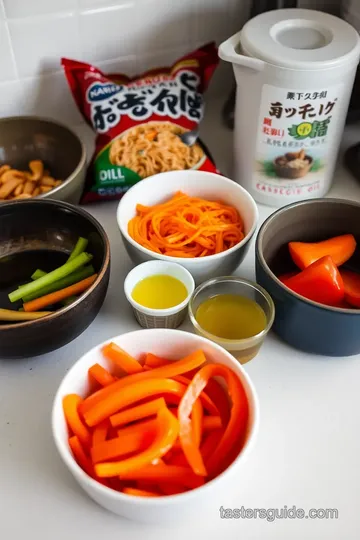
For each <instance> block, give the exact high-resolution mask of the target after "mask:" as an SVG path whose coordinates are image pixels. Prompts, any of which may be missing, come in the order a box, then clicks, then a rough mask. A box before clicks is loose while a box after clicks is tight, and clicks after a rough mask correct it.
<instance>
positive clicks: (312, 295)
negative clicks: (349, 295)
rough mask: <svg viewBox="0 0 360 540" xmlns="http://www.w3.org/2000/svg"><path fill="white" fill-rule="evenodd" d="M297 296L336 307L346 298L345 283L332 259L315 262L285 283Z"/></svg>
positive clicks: (327, 258)
mask: <svg viewBox="0 0 360 540" xmlns="http://www.w3.org/2000/svg"><path fill="white" fill-rule="evenodd" d="M283 283H284V285H286V287H288V288H289V289H291V290H292V291H294V292H296V293H297V294H299V295H301V296H303V297H304V298H307V299H308V300H313V301H314V302H318V303H320V304H325V305H328V306H335V305H337V304H339V302H341V301H342V300H343V298H344V283H343V280H342V277H341V275H340V272H339V270H338V268H337V266H336V265H335V264H334V262H333V260H332V258H331V257H329V256H326V257H322V258H321V259H319V260H317V261H315V262H314V263H313V264H311V265H310V266H308V267H307V268H305V270H303V271H302V272H300V273H299V274H297V275H296V276H293V277H291V278H289V279H285V280H284V281H283Z"/></svg>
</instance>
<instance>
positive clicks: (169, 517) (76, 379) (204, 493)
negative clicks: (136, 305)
mask: <svg viewBox="0 0 360 540" xmlns="http://www.w3.org/2000/svg"><path fill="white" fill-rule="evenodd" d="M108 341H111V340H110V339H109V340H107V342H108ZM112 341H115V342H116V343H117V344H118V345H119V346H120V347H122V348H123V349H125V350H126V351H127V352H129V353H130V354H132V355H133V356H135V357H137V358H139V357H140V356H142V355H143V354H144V353H146V352H152V353H154V354H157V355H159V356H163V357H167V358H173V359H179V358H181V357H183V356H185V355H187V354H189V353H190V352H192V351H194V350H196V349H199V348H200V349H202V350H203V351H204V353H205V354H206V357H207V359H208V362H216V363H220V364H224V365H226V366H228V367H230V368H231V369H232V370H233V371H234V372H235V373H236V374H237V375H238V377H239V379H240V381H241V383H242V384H243V387H244V389H245V391H246V394H247V397H248V403H249V423H248V432H247V437H246V440H245V444H244V446H243V449H242V451H241V453H240V454H239V456H238V457H237V458H236V459H235V460H234V461H233V463H232V464H231V465H230V467H228V468H227V469H226V470H225V471H224V472H223V473H222V474H221V475H219V476H218V477H217V478H215V479H214V480H212V481H211V482H209V483H207V484H205V485H204V486H202V487H200V488H197V489H194V490H193V491H189V492H187V493H182V494H180V495H171V496H167V497H159V498H141V497H134V496H131V495H126V494H123V493H119V492H117V491H114V490H112V489H110V488H107V487H105V486H103V485H101V484H100V483H98V482H96V481H95V480H93V479H92V478H90V477H89V476H88V475H87V474H86V473H85V472H84V471H83V470H82V469H81V468H80V467H79V466H78V465H77V463H76V462H75V460H74V459H73V457H72V454H71V451H70V449H69V446H68V442H67V439H68V432H67V427H66V423H65V420H64V415H63V410H62V399H63V397H64V396H65V395H66V394H69V393H73V392H75V393H77V394H79V395H80V396H85V395H86V393H87V391H88V378H87V369H88V368H89V367H90V366H91V365H92V364H94V363H96V362H98V363H99V364H101V365H103V366H105V367H109V363H108V361H107V360H106V359H105V358H104V357H103V355H102V354H101V348H102V346H103V345H104V343H103V344H100V345H98V346H97V347H94V348H93V349H91V350H90V351H89V352H88V353H87V354H85V355H84V356H83V357H82V358H80V360H78V361H77V362H76V364H74V366H73V367H72V368H71V369H70V371H69V372H68V373H67V374H66V375H65V377H64V379H63V381H62V383H61V385H60V387H59V389H58V391H57V394H56V397H55V400H54V405H53V411H52V432H53V437H54V440H55V444H56V447H57V449H58V451H59V453H60V456H61V458H62V460H63V461H64V463H65V465H66V466H67V468H68V469H69V471H70V472H71V474H72V475H73V476H74V478H75V480H76V481H77V482H78V483H79V484H80V486H81V487H82V488H83V490H84V491H85V492H86V493H87V494H88V495H89V496H90V497H91V498H92V499H93V500H94V501H96V502H97V503H98V504H99V505H101V506H103V507H104V508H106V509H107V510H110V511H112V512H114V513H115V514H118V515H121V516H124V517H126V518H128V519H133V520H135V521H142V522H146V523H162V522H168V521H173V520H175V519H178V520H182V519H183V518H186V517H188V518H189V517H191V516H193V517H194V515H193V514H196V516H197V517H196V519H201V517H200V515H201V514H202V513H203V517H205V516H206V510H207V506H208V505H211V504H214V499H215V498H216V500H218V502H219V505H221V497H222V498H223V499H224V497H225V495H227V494H228V493H229V492H230V491H234V490H235V489H236V486H237V485H238V484H239V482H241V468H242V466H243V464H244V461H245V459H246V457H247V456H248V455H249V452H250V450H251V448H252V447H253V444H254V441H255V438H256V434H257V430H258V423H259V405H258V399H257V394H256V391H255V389H254V387H253V385H252V383H251V381H250V379H249V377H248V375H247V374H246V372H245V371H244V369H243V368H242V366H241V365H240V364H239V363H238V362H236V360H234V358H233V357H232V356H231V354H230V353H228V352H226V351H225V350H224V349H222V348H221V347H219V346H218V345H216V344H215V343H213V342H211V341H209V340H207V339H205V338H203V337H200V336H197V335H195V334H190V333H187V332H183V331H181V330H170V329H151V330H138V331H135V332H130V333H128V334H123V335H121V336H118V337H115V338H113V339H112Z"/></svg>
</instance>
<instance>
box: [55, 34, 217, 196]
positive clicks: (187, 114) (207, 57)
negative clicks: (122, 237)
mask: <svg viewBox="0 0 360 540" xmlns="http://www.w3.org/2000/svg"><path fill="white" fill-rule="evenodd" d="M61 62H62V66H63V68H64V71H65V75H66V77H67V80H68V83H69V86H70V89H71V92H72V94H73V97H74V99H75V101H76V103H77V106H78V107H79V109H80V111H81V113H82V115H83V116H84V118H85V120H86V122H87V123H88V124H90V125H91V126H92V128H93V129H94V130H95V132H96V134H97V137H96V148H95V152H94V155H93V156H92V159H91V163H90V166H89V168H88V172H87V178H86V183H85V189H84V193H83V195H82V198H81V201H80V204H86V203H90V202H95V201H104V200H114V199H120V198H121V196H122V195H123V194H124V193H125V192H126V191H127V190H128V189H129V188H130V187H131V186H132V185H134V184H135V183H137V182H138V181H140V180H142V179H143V178H146V177H148V176H152V175H153V174H157V173H160V172H165V171H171V170H182V169H198V170H206V171H212V172H219V171H218V170H217V169H216V166H215V164H214V163H213V161H212V159H211V158H210V156H209V155H208V153H207V150H206V148H205V147H204V145H203V144H202V143H201V142H200V141H199V140H198V139H197V141H196V142H195V143H194V144H193V145H192V146H189V145H187V144H185V143H184V142H183V141H182V139H181V138H180V136H181V135H182V134H183V133H186V132H187V131H192V130H196V129H197V128H198V126H199V123H200V121H201V119H202V117H203V114H204V98H203V94H204V92H205V90H206V88H207V86H208V84H209V81H210V79H211V77H212V75H213V73H214V71H215V69H216V67H217V65H218V62H219V59H218V54H217V48H216V45H215V43H209V44H207V45H205V46H204V47H201V48H200V49H198V50H196V51H194V52H192V53H190V54H188V55H186V56H184V57H182V58H181V59H179V60H178V61H177V62H175V63H174V64H173V65H172V66H171V67H166V68H158V69H153V70H151V71H147V72H145V73H143V74H141V75H139V76H137V77H133V78H130V77H127V76H126V75H122V74H109V75H105V74H104V73H102V72H101V71H100V70H99V69H97V68H95V67H94V66H91V65H90V64H85V63H83V62H77V61H75V60H70V59H67V58H62V60H61Z"/></svg>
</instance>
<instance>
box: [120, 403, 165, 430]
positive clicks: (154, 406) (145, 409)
mask: <svg viewBox="0 0 360 540" xmlns="http://www.w3.org/2000/svg"><path fill="white" fill-rule="evenodd" d="M165 406H166V403H165V400H164V398H158V399H154V400H152V401H148V402H147V403H143V404H142V405H137V406H136V407H131V408H130V409H126V410H125V411H121V412H119V413H117V414H114V415H113V416H110V422H111V425H112V426H113V427H119V426H123V425H125V424H129V423H130V422H134V421H135V420H140V419H143V418H146V417H147V416H152V415H154V414H156V413H157V412H158V410H159V409H160V407H165Z"/></svg>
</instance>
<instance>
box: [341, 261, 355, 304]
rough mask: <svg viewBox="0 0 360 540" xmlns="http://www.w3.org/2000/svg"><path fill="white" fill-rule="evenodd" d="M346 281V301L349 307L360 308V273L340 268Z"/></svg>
mask: <svg viewBox="0 0 360 540" xmlns="http://www.w3.org/2000/svg"><path fill="white" fill-rule="evenodd" d="M340 274H341V277H342V279H343V282H344V290H345V301H346V302H347V303H348V304H350V306H349V307H355V308H360V274H356V273H355V272H351V271H350V270H340Z"/></svg>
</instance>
